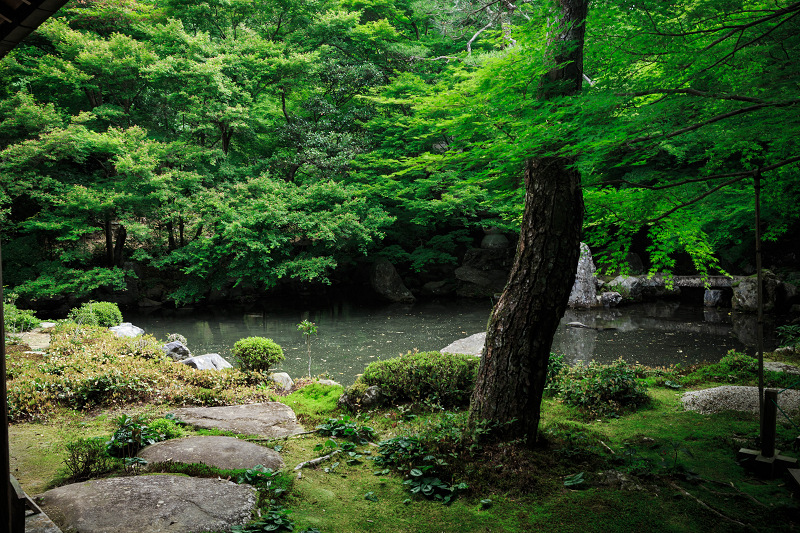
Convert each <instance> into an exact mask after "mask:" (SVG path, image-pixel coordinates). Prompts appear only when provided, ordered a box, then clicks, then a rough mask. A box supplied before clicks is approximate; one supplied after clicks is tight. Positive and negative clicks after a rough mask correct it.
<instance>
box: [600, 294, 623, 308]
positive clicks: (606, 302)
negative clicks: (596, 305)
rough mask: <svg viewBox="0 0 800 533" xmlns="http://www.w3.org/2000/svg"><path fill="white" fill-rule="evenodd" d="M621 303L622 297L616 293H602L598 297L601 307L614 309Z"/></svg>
mask: <svg viewBox="0 0 800 533" xmlns="http://www.w3.org/2000/svg"><path fill="white" fill-rule="evenodd" d="M620 302H622V295H621V294H620V293H618V292H604V293H603V294H601V295H600V303H601V304H602V306H603V307H616V306H618V305H619V304H620Z"/></svg>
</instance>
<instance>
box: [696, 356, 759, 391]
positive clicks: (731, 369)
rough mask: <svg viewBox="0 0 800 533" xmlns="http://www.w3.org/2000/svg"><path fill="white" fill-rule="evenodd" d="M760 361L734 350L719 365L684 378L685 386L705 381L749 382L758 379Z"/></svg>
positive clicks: (705, 368)
mask: <svg viewBox="0 0 800 533" xmlns="http://www.w3.org/2000/svg"><path fill="white" fill-rule="evenodd" d="M757 373H758V359H756V358H755V357H750V356H749V355H746V354H743V353H739V352H736V351H734V350H731V351H729V352H728V353H727V354H725V355H724V356H723V357H722V359H720V360H719V363H714V364H710V365H705V366H702V367H700V368H698V369H697V370H695V371H694V372H691V373H690V374H688V375H686V376H685V377H684V378H683V380H682V381H683V382H684V383H685V384H695V383H700V382H703V381H715V382H721V383H736V382H748V381H750V380H752V379H755V378H756V377H757Z"/></svg>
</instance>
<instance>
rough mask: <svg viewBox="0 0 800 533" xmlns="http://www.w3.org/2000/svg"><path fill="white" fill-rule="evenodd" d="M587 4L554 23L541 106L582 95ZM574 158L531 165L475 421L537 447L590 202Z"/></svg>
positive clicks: (579, 3) (559, 9)
mask: <svg viewBox="0 0 800 533" xmlns="http://www.w3.org/2000/svg"><path fill="white" fill-rule="evenodd" d="M587 7H588V0H559V1H557V2H555V3H554V7H553V17H552V19H551V20H550V22H549V26H550V30H549V42H548V46H549V49H550V51H551V58H552V61H553V64H554V65H559V66H558V67H555V68H553V69H552V70H551V71H550V72H549V73H548V74H547V76H545V78H544V79H543V80H542V83H541V86H540V92H539V97H540V98H552V97H554V96H559V95H569V94H573V93H575V92H576V91H579V90H580V88H581V82H582V74H583V40H584V22H585V20H586V13H587ZM573 162H574V161H573V160H572V159H571V158H568V157H542V158H532V159H530V160H528V161H527V163H526V165H525V171H524V172H525V189H526V193H525V211H524V214H523V219H522V226H521V229H520V238H519V244H518V245H517V254H516V258H515V260H514V266H513V267H512V270H511V275H510V277H509V281H508V284H507V285H506V288H505V291H504V292H503V295H502V296H501V297H500V300H499V301H498V302H497V305H495V307H494V310H493V311H492V318H491V320H490V321H489V326H488V330H487V335H486V344H485V345H484V348H483V357H482V358H481V365H480V369H479V371H478V378H477V381H476V385H475V390H474V392H473V393H472V402H471V406H470V420H471V421H472V423H476V422H479V421H482V420H486V421H490V422H496V423H500V424H502V426H501V428H499V435H498V436H501V437H504V438H510V439H511V438H527V442H528V444H529V445H533V444H534V443H535V441H536V433H537V430H538V426H539V414H540V407H541V401H542V393H543V391H544V386H545V380H546V377H547V363H548V360H549V357H550V349H551V347H552V344H553V336H554V335H555V331H556V328H557V327H558V323H559V321H560V319H561V317H562V316H563V314H564V310H565V309H566V306H567V300H568V299H569V293H570V290H571V289H572V284H573V282H574V280H575V269H576V266H577V264H578V258H579V255H580V236H581V224H582V222H583V194H582V191H581V184H580V174H579V173H578V171H577V170H575V169H574V168H572V163H573Z"/></svg>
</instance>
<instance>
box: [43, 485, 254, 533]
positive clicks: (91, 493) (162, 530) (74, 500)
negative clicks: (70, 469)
mask: <svg viewBox="0 0 800 533" xmlns="http://www.w3.org/2000/svg"><path fill="white" fill-rule="evenodd" d="M39 505H40V506H41V507H42V509H43V510H44V511H45V513H47V515H48V516H50V517H51V518H52V519H53V520H54V521H55V522H57V523H59V524H61V526H62V528H63V530H64V531H68V532H69V531H79V532H80V533H110V532H114V533H142V532H145V531H146V532H147V533H195V532H201V531H228V530H230V528H231V526H234V525H241V524H245V523H247V522H249V521H250V519H251V516H252V513H253V511H254V510H255V508H256V505H257V494H256V490H255V489H254V488H253V487H251V486H250V485H237V484H236V483H233V482H231V481H226V480H222V479H209V478H191V477H186V476H174V475H145V476H134V477H118V478H109V479H97V480H93V481H87V482H85V483H76V484H73V485H65V486H63V487H59V488H57V489H53V490H50V491H47V492H45V493H44V494H43V495H42V497H41V499H40V502H39Z"/></svg>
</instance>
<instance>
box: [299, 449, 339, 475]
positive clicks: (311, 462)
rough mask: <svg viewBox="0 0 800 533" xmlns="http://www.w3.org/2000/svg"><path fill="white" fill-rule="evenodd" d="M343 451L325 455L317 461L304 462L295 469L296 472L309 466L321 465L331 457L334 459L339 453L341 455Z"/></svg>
mask: <svg viewBox="0 0 800 533" xmlns="http://www.w3.org/2000/svg"><path fill="white" fill-rule="evenodd" d="M341 451H342V450H334V451H332V452H331V453H329V454H328V455H323V456H322V457H317V458H316V459H310V460H308V461H304V462H302V463H300V464H299V465H297V466H296V467H294V469H295V470H300V469H301V468H305V467H307V466H315V465H318V464H320V463H322V462H325V461H327V460H328V459H330V458H331V457H333V456H334V455H336V454H337V453H341Z"/></svg>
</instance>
